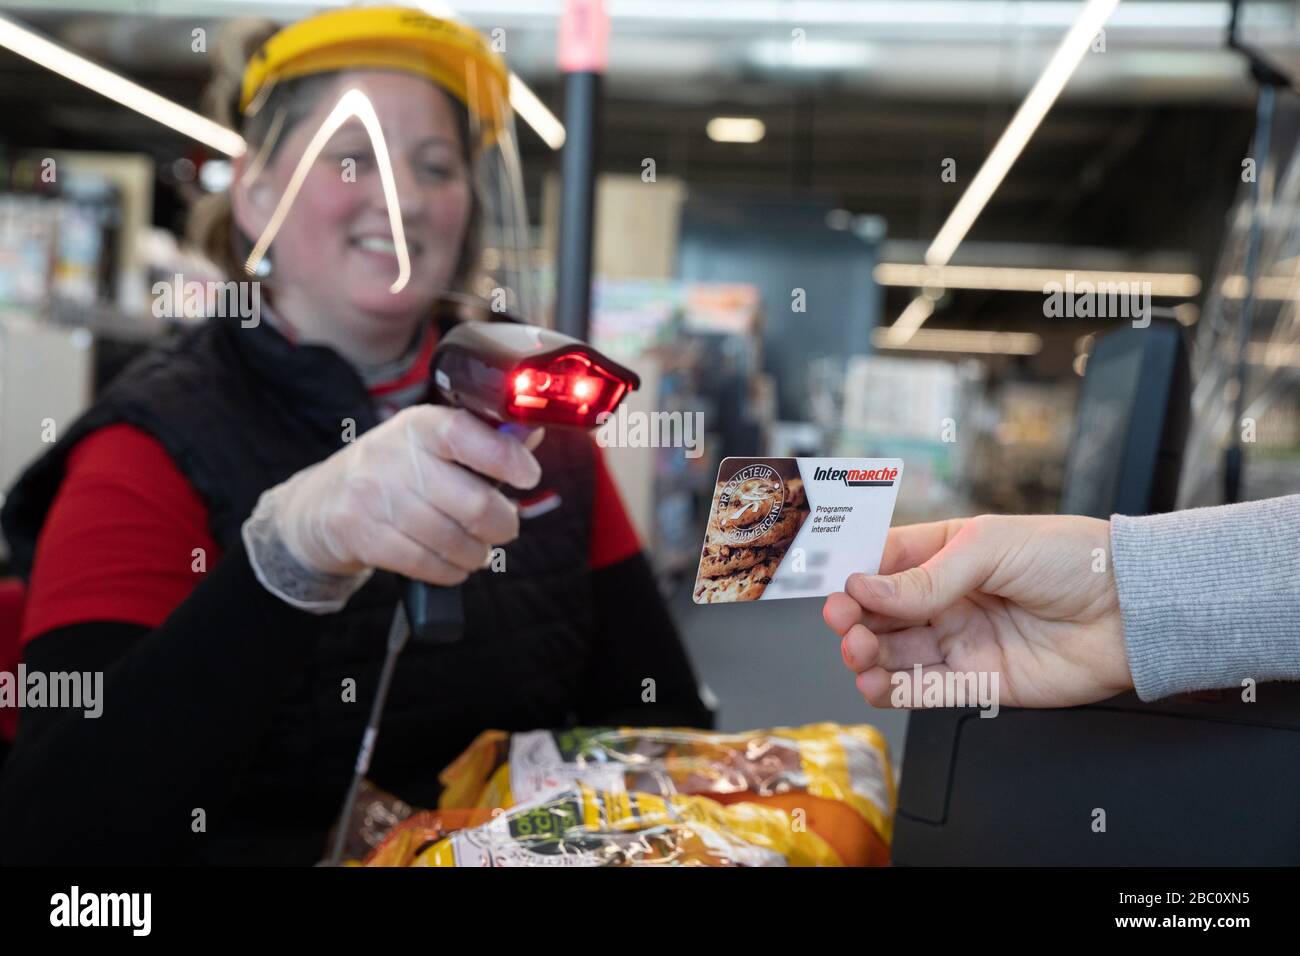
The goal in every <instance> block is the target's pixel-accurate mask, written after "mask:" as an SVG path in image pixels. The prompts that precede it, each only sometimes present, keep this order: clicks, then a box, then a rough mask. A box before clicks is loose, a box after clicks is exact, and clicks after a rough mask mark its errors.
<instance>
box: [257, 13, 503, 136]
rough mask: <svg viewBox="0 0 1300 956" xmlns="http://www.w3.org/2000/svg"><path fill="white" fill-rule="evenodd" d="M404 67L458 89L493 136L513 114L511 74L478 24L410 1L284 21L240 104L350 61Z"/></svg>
mask: <svg viewBox="0 0 1300 956" xmlns="http://www.w3.org/2000/svg"><path fill="white" fill-rule="evenodd" d="M367 68H369V69H381V70H401V71H403V72H406V73H414V74H416V75H418V76H423V77H425V78H427V79H429V80H431V81H432V82H434V83H436V84H437V85H438V86H440V87H442V88H443V89H444V90H446V91H447V92H448V93H450V94H451V95H452V96H454V97H456V99H458V100H459V101H460V102H461V103H463V104H464V105H465V107H466V108H467V109H469V111H470V113H471V115H472V116H473V117H474V119H475V121H476V122H477V123H478V124H479V127H480V129H481V130H482V133H483V138H484V139H485V140H486V141H488V142H491V141H492V140H495V139H496V138H497V136H498V135H499V134H500V131H501V126H502V124H503V123H504V122H505V121H506V118H507V117H508V116H509V74H508V73H507V72H506V67H505V63H504V62H502V60H501V57H499V56H498V55H497V54H496V53H494V52H493V51H492V50H491V49H490V48H489V47H488V45H487V44H486V43H485V42H484V40H483V37H482V36H480V35H479V34H478V32H477V31H475V30H473V29H471V28H470V27H467V26H464V25H463V24H460V23H455V22H453V21H451V20H441V19H439V18H437V17H431V16H428V15H426V14H424V13H421V12H420V11H418V10H411V9H408V8H405V7H358V8H349V9H344V10H333V11H330V12H328V13H322V14H319V15H318V16H314V17H308V18H307V19H305V20H300V21H299V22H297V23H294V24H291V25H290V26H287V27H285V28H284V29H283V30H281V31H280V32H278V33H276V34H275V35H274V36H272V37H271V38H270V39H269V40H267V41H266V43H264V44H263V45H262V46H261V48H260V49H259V50H258V51H257V52H256V53H255V54H253V57H252V59H251V60H250V61H249V63H248V67H247V68H246V69H245V70H244V79H243V84H242V86H241V88H240V94H239V111H240V113H246V112H247V111H248V107H249V104H251V103H253V102H254V100H256V98H257V95H258V93H260V92H261V91H262V90H263V89H264V88H265V87H267V86H268V85H269V84H271V83H273V82H276V81H279V80H288V79H294V78H296V77H300V76H309V75H311V74H313V73H327V72H333V71H336V70H349V69H367Z"/></svg>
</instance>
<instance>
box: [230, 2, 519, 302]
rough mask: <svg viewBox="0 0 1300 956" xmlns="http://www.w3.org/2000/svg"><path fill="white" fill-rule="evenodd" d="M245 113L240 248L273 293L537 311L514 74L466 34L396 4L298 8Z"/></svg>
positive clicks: (261, 57) (276, 41) (247, 95)
mask: <svg viewBox="0 0 1300 956" xmlns="http://www.w3.org/2000/svg"><path fill="white" fill-rule="evenodd" d="M240 111H241V114H242V116H243V118H244V130H245V136H246V138H247V139H248V141H249V153H248V154H247V156H246V158H245V161H244V164H243V167H242V169H241V170H240V174H239V177H238V183H237V188H238V199H237V201H236V203H235V207H236V208H235V212H236V222H237V225H238V226H239V229H238V233H239V234H241V235H242V236H243V237H244V239H245V241H246V245H247V249H238V250H236V252H237V255H238V257H239V258H240V259H241V260H242V261H243V263H244V268H245V271H246V272H247V273H248V274H249V275H250V276H252V277H261V278H262V279H263V281H264V282H265V283H267V284H268V285H269V287H270V289H271V290H272V292H273V294H275V295H279V294H281V290H283V295H284V296H285V298H286V299H287V298H288V297H290V296H296V297H297V298H298V299H299V300H305V301H306V302H307V303H308V304H309V305H312V304H315V305H318V306H319V305H324V306H325V307H329V306H332V305H335V304H339V305H343V306H347V307H350V308H351V309H352V310H353V311H356V312H361V313H365V314H371V315H380V316H383V315H398V314H402V315H410V314H422V315H423V314H430V313H432V312H434V311H436V310H437V309H438V308H439V307H440V306H445V304H446V302H447V301H448V299H449V298H450V299H452V300H459V301H462V302H463V301H465V299H466V298H467V297H469V298H472V299H478V300H481V305H482V307H484V308H486V309H488V310H490V311H492V312H506V313H511V314H513V315H516V316H518V317H520V318H523V319H525V320H530V321H535V320H537V319H538V318H539V311H538V303H537V300H536V295H535V292H534V289H533V282H532V277H531V275H530V269H529V260H528V253H529V247H530V243H529V232H528V217H527V212H526V208H525V203H524V195H523V184H522V176H521V170H520V163H519V153H518V148H517V143H516V138H515V125H514V116H513V113H512V111H511V108H510V100H509V78H508V73H507V71H506V68H505V65H504V63H503V62H502V60H501V58H500V57H499V56H498V55H497V54H496V53H494V52H493V51H491V49H489V47H488V46H487V44H486V43H485V41H484V40H483V38H482V37H481V36H479V34H478V33H476V32H475V31H474V30H472V29H470V28H468V27H465V26H463V25H461V24H458V23H454V22H451V21H447V20H441V19H437V18H434V17H430V16H427V15H425V14H423V13H420V12H417V11H413V10H407V9H403V8H358V9H347V10H339V11H333V12H329V13H325V14H322V15H319V16H316V17H312V18H309V19H307V20H303V21H301V22H299V23H296V24H293V25H292V26H289V27H287V28H285V29H284V30H281V31H280V32H279V33H277V34H275V35H274V36H273V37H271V38H270V39H269V40H268V41H267V42H266V43H265V44H263V46H262V47H261V48H260V49H259V50H258V51H257V52H256V54H254V56H253V58H252V60H251V61H250V63H249V65H248V68H247V70H246V72H245V74H244V79H243V85H242V89H241V93H240Z"/></svg>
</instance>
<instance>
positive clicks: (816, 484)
mask: <svg viewBox="0 0 1300 956" xmlns="http://www.w3.org/2000/svg"><path fill="white" fill-rule="evenodd" d="M902 476H903V462H902V461H901V460H900V459H898V458H724V459H723V460H722V465H721V466H720V467H719V468H718V482H717V485H716V487H715V488H714V490H713V506H712V507H711V508H710V509H709V526H708V530H707V531H706V532H705V534H704V550H703V551H702V552H701V554H700V571H699V574H697V575H696V577H695V603H696V604H723V603H727V602H730V601H764V600H768V599H771V598H798V597H824V596H826V595H827V594H830V593H831V592H832V591H838V590H839V589H840V588H842V587H844V581H845V579H846V578H847V577H848V576H849V575H850V574H852V573H854V572H855V571H863V572H865V573H867V574H875V573H876V572H877V571H878V570H879V569H880V556H881V555H882V554H883V553H884V550H885V536H886V535H887V534H888V533H889V521H890V518H891V517H893V514H894V500H895V499H896V498H897V497H898V482H899V480H900V479H901V478H902Z"/></svg>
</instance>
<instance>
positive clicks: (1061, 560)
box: [822, 515, 1133, 707]
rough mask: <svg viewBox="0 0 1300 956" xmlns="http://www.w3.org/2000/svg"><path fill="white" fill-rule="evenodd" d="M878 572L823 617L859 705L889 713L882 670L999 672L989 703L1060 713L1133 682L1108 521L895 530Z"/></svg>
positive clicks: (829, 603)
mask: <svg viewBox="0 0 1300 956" xmlns="http://www.w3.org/2000/svg"><path fill="white" fill-rule="evenodd" d="M880 572H881V573H880V575H875V576H868V575H863V574H854V575H851V576H850V577H849V579H848V582H847V584H846V591H847V593H842V592H837V593H835V594H832V595H831V596H830V597H828V598H827V599H826V604H825V607H824V608H823V612H822V614H823V617H824V618H825V620H826V623H827V625H828V626H829V627H830V628H831V629H832V630H833V631H835V633H836V634H839V635H840V636H841V653H842V654H843V656H844V663H845V664H846V665H847V666H848V668H849V669H850V670H852V671H853V672H854V673H856V674H857V687H858V690H859V692H860V693H861V694H862V696H863V697H865V698H866V699H867V701H868V702H870V703H871V704H873V705H875V706H877V707H889V706H891V704H890V693H891V691H892V690H893V684H892V683H891V674H892V673H893V672H897V671H908V672H911V671H912V669H913V666H914V665H916V664H921V665H923V671H922V673H923V674H928V673H930V672H932V671H933V672H938V673H940V674H943V673H946V672H949V671H959V672H963V673H965V672H976V673H978V672H980V671H984V672H995V671H996V672H998V674H999V677H998V690H999V703H1000V704H1001V705H1006V706H1011V707H1067V706H1071V705H1075V704H1086V703H1090V702H1092V701H1097V700H1104V699H1105V698H1107V697H1112V696H1114V695H1115V694H1118V693H1120V692H1121V691H1125V690H1129V689H1131V688H1132V686H1133V679H1132V675H1131V674H1130V672H1129V666H1128V659H1127V657H1126V655H1125V649H1124V631H1123V626H1122V623H1121V620H1120V609H1119V601H1118V598H1117V595H1116V590H1115V577H1114V574H1113V571H1112V568H1111V565H1110V524H1109V523H1108V522H1106V521H1100V520H1098V519H1096V518H1081V517H1071V516H1024V517H1019V516H1018V517H1000V516H995V515H981V516H980V517H977V518H967V519H955V520H952V521H940V522H935V523H933V524H921V525H910V526H907V527H901V528H894V529H892V530H891V531H890V533H889V538H888V540H887V541H886V544H885V552H884V556H883V558H882V560H881V567H880Z"/></svg>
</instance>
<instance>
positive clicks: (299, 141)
mask: <svg viewBox="0 0 1300 956" xmlns="http://www.w3.org/2000/svg"><path fill="white" fill-rule="evenodd" d="M351 89H359V90H360V91H361V92H363V93H364V94H365V96H366V97H367V98H368V99H369V101H370V103H371V104H373V107H374V110H375V113H376V115H377V116H378V119H379V123H380V126H381V128H382V131H383V136H384V140H385V142H386V145H387V148H388V155H389V159H390V161H391V165H392V172H393V180H394V185H395V188H396V199H397V205H398V208H399V210H400V213H401V220H402V224H403V228H404V230H405V239H406V244H407V249H408V252H409V255H410V264H411V274H410V279H409V281H408V282H407V283H406V285H405V286H404V287H403V288H401V289H400V290H399V291H397V292H393V291H392V286H393V283H394V282H395V280H396V279H397V278H398V269H399V260H398V257H397V254H396V248H395V246H394V236H393V230H392V228H391V225H390V218H389V203H388V200H387V198H386V194H385V190H384V188H383V181H382V178H381V176H380V168H381V167H380V160H379V157H378V156H377V155H376V151H375V148H374V145H373V144H372V141H371V138H370V134H369V133H368V132H367V130H366V127H365V125H364V124H363V123H362V122H361V120H360V119H359V118H357V117H355V116H354V117H352V118H350V119H348V120H347V121H346V122H344V123H343V125H342V126H340V127H339V128H338V130H337V131H336V132H335V133H334V134H333V135H332V136H331V137H330V138H329V139H328V141H327V142H326V143H325V144H324V146H323V147H322V148H320V150H319V152H318V153H317V154H316V155H315V156H314V158H311V159H310V161H306V160H305V158H306V157H308V156H309V155H310V152H311V146H312V141H313V139H314V137H315V136H316V134H317V132H318V131H319V130H320V129H321V127H322V126H323V125H324V123H325V122H326V120H327V118H328V117H329V116H330V114H331V112H333V110H334V108H335V107H336V105H337V104H338V102H339V99H340V97H341V96H343V95H344V94H345V93H346V92H347V91H349V90H351ZM459 109H460V107H459V105H458V104H455V103H454V101H453V100H452V99H451V98H450V97H449V96H448V95H447V94H446V93H444V92H443V91H442V90H440V89H438V88H437V87H435V86H434V85H433V84H432V83H430V82H428V81H427V80H424V79H421V78H420V77H417V76H413V75H408V74H404V73H397V72H385V71H379V70H367V71H348V72H344V73H340V74H339V75H338V76H337V78H336V79H335V81H334V82H333V84H332V85H330V86H329V87H327V88H326V91H325V93H324V95H321V96H319V97H318V100H317V102H316V104H315V106H314V108H313V109H312V111H311V113H310V115H309V116H308V117H307V118H306V119H304V120H303V121H301V122H298V123H296V124H295V125H294V126H293V127H292V129H290V130H289V132H288V135H287V136H285V138H284V140H283V142H281V143H279V144H277V145H276V147H275V150H274V153H273V154H272V157H271V159H270V160H269V161H268V162H267V164H266V167H265V168H264V169H263V170H262V171H261V173H260V174H259V175H258V176H256V177H255V178H254V180H253V181H252V182H251V183H247V184H240V185H239V186H238V187H236V189H235V191H234V195H233V197H232V199H233V208H234V212H235V220H236V223H237V224H238V226H239V228H240V229H241V231H243V232H244V234H245V235H246V236H248V237H249V238H250V239H253V240H256V239H257V238H258V237H259V236H260V235H261V234H262V231H263V230H264V229H266V228H267V226H268V224H271V223H273V221H274V212H275V209H276V206H277V205H278V204H279V203H280V201H281V198H282V197H283V196H285V195H286V194H287V193H288V192H289V190H290V189H291V183H292V180H293V178H294V176H295V174H296V173H297V171H298V169H299V167H300V166H302V167H303V168H304V170H305V176H304V178H303V179H302V182H301V186H300V188H299V190H298V192H297V194H296V196H295V197H294V200H293V203H292V205H291V206H290V207H289V209H288V212H287V214H286V215H285V216H284V218H283V221H282V222H281V223H280V224H279V228H278V231H277V232H276V233H275V238H274V240H273V241H272V243H271V247H270V258H271V260H272V262H273V263H274V272H273V285H272V288H273V290H274V295H275V303H276V307H277V308H278V309H279V310H281V311H282V312H283V313H284V314H285V317H286V318H288V319H289V321H290V322H292V323H293V324H294V325H295V326H299V327H300V328H301V327H306V328H312V327H316V328H319V327H320V326H321V324H322V323H328V324H334V325H336V326H338V327H337V328H335V329H334V330H333V331H335V332H337V333H340V334H338V335H328V334H322V335H321V336H319V337H321V338H324V339H326V340H330V339H334V340H338V339H344V340H346V339H354V338H357V337H360V338H362V339H370V340H374V339H379V338H389V337H391V336H394V335H396V336H399V337H400V336H401V335H407V336H409V333H410V330H411V329H412V328H413V326H414V323H416V322H418V321H419V320H420V318H421V317H422V316H424V315H425V314H427V312H428V310H429V307H430V305H431V304H432V302H433V300H434V299H435V298H436V297H437V296H439V295H440V294H442V293H443V292H445V291H446V290H447V289H448V286H449V285H450V283H451V282H452V280H453V279H454V278H455V273H456V268H457V265H458V264H459V262H460V260H461V257H462V253H463V248H464V243H465V238H466V232H467V230H468V227H469V222H470V218H471V211H472V203H473V191H472V186H471V174H470V170H469V168H468V166H467V163H466V157H465V148H464V144H463V141H462V135H463V134H462V130H461V126H462V121H461V119H460V117H459V116H458V111H459ZM237 182H239V180H238V179H237ZM321 331H322V332H325V331H326V330H324V329H321Z"/></svg>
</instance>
